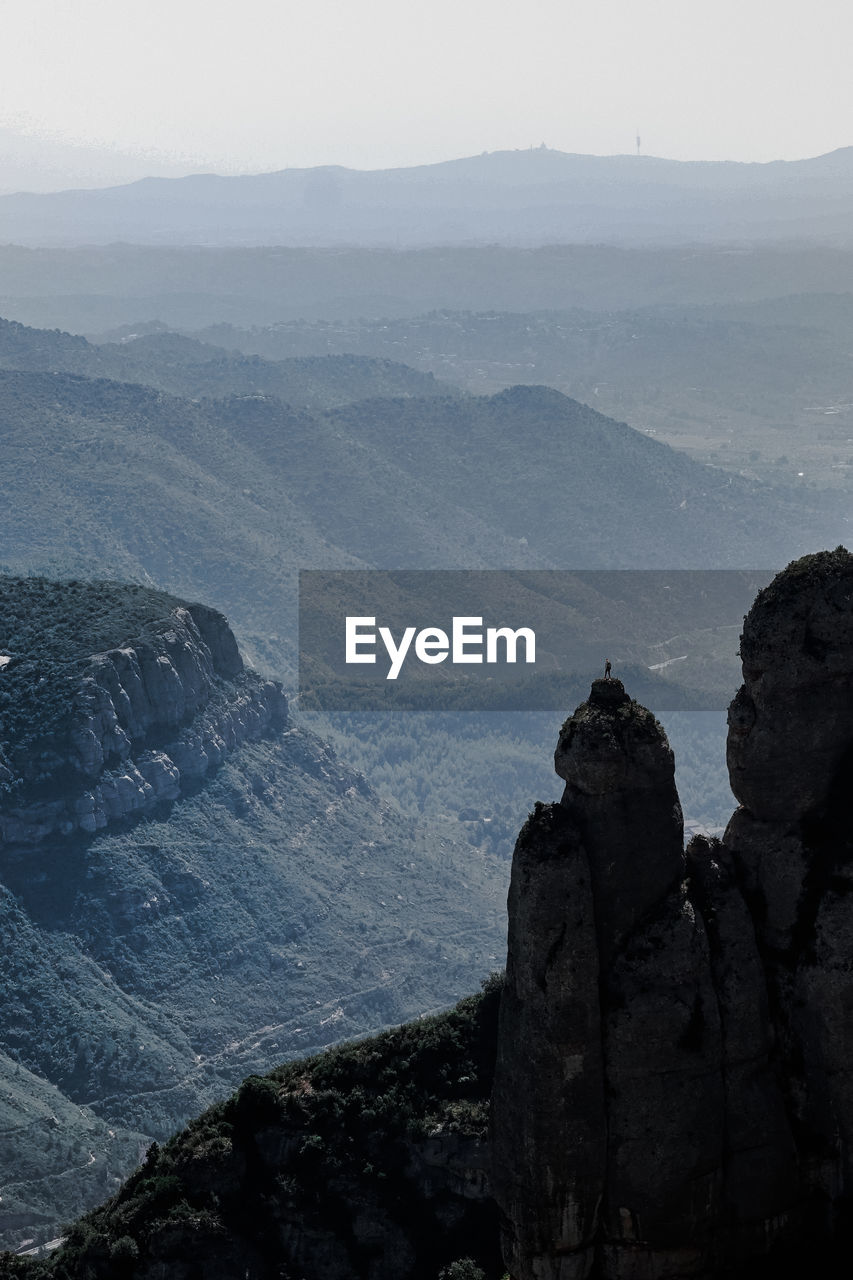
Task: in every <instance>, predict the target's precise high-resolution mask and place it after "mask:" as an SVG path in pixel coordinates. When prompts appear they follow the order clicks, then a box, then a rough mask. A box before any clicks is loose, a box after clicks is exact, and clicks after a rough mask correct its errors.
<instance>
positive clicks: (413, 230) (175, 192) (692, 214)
mask: <svg viewBox="0 0 853 1280" xmlns="http://www.w3.org/2000/svg"><path fill="white" fill-rule="evenodd" d="M851 210H853V148H850V147H846V148H841V149H840V150H837V151H833V152H830V153H829V154H827V155H823V156H817V157H814V158H810V159H806V160H795V161H775V162H771V163H767V164H744V163H734V162H712V161H677V160H665V159H660V158H656V157H653V156H626V155H622V156H589V155H573V154H569V153H564V152H560V151H551V150H548V149H547V148H545V147H541V148H537V149H535V150H534V149H531V150H529V151H497V152H492V153H483V154H482V155H480V156H472V157H466V158H463V159H459V160H449V161H445V162H443V163H440V164H433V165H419V166H415V167H412V168H404V169H388V170H354V169H345V168H341V167H338V166H325V167H321V168H315V169H284V170H280V171H279V172H275V173H265V174H257V175H247V176H238V177H220V176H218V175H216V174H196V175H192V176H189V177H183V178H145V179H142V180H140V181H138V182H133V183H130V184H128V185H126V186H116V187H109V188H105V189H102V190H98V191H85V190H78V191H65V192H56V193H49V194H32V195H29V194H25V193H18V194H13V195H6V196H2V197H0V239H2V240H5V241H11V242H14V243H18V244H26V245H39V244H40V245H50V244H53V245H74V244H77V245H86V244H112V243H115V242H118V241H124V242H129V243H135V244H169V245H179V244H194V245H208V246H212V245H220V246H221V245H239V246H248V245H260V244H263V245H314V246H319V245H359V244H361V245H371V246H381V245H385V246H388V245H392V246H397V247H403V246H406V247H411V246H416V245H435V244H456V245H459V244H465V243H470V244H496V243H501V244H515V245H542V244H567V243H573V244H584V243H586V244H590V243H593V244H600V243H610V244H686V243H708V242H717V243H719V242H721V241H724V242H739V241H762V242H765V243H773V242H777V243H778V242H784V241H790V240H794V239H806V240H812V241H816V242H817V241H819V242H823V243H834V244H843V245H846V246H848V247H849V246H850V243H851V240H850V231H849V227H850V216H851Z"/></svg>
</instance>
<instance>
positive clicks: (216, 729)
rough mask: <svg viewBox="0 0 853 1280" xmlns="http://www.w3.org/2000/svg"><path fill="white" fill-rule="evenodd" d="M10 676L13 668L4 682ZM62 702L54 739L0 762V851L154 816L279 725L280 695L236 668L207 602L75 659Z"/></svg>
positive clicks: (219, 620) (225, 632)
mask: <svg viewBox="0 0 853 1280" xmlns="http://www.w3.org/2000/svg"><path fill="white" fill-rule="evenodd" d="M14 675H15V668H14V667H12V666H11V665H10V667H9V674H8V675H4V676H3V679H4V680H8V679H9V678H13V677H14ZM33 679H39V677H37V676H35V677H33ZM40 679H41V681H42V682H43V681H44V677H40ZM58 696H60V697H61V698H62V699H63V700H64V702H65V704H66V705H65V707H64V708H63V715H62V717H61V720H60V722H59V725H60V727H59V729H58V730H57V731H55V732H54V733H53V735H52V736H51V738H50V740H49V741H48V742H47V743H40V744H39V746H40V748H41V749H40V750H35V749H34V750H33V751H32V752H31V753H30V754H29V755H26V756H24V757H23V758H18V759H17V760H16V761H15V762H14V763H13V761H12V760H11V759H10V756H9V754H8V753H7V754H6V755H5V756H3V757H0V784H5V785H4V788H3V794H0V847H2V846H6V847H9V846H25V847H26V846H33V845H37V844H39V843H40V842H41V841H43V840H45V839H46V838H48V837H55V836H57V835H60V836H62V835H70V834H72V833H73V832H75V831H80V832H84V833H93V832H95V831H98V830H101V829H102V828H104V827H106V826H107V825H108V824H109V823H110V822H112V821H115V820H117V819H121V818H128V817H139V816H141V815H144V814H146V813H151V812H153V811H154V810H155V809H156V808H157V806H158V805H160V804H161V803H162V802H164V801H171V800H176V799H177V798H178V797H179V796H180V795H181V794H182V792H183V791H185V790H186V789H187V787H188V786H189V785H191V784H192V783H194V782H197V781H198V780H199V779H201V778H203V777H204V776H205V775H206V774H207V773H208V771H209V770H211V769H213V768H215V767H216V766H217V765H218V764H220V763H221V762H222V761H223V760H224V759H225V758H226V757H227V756H228V755H229V754H230V753H231V752H232V751H233V750H234V748H235V747H236V746H237V745H238V744H239V743H241V742H243V741H245V740H247V739H252V738H257V737H259V736H261V735H262V734H263V733H265V732H267V731H269V730H271V729H273V728H281V727H282V726H283V725H284V724H285V722H286V719H287V703H286V699H285V697H284V694H283V693H282V691H281V689H280V687H279V686H278V685H277V684H275V683H274V682H272V681H267V680H262V679H261V678H260V677H259V676H258V675H257V674H256V673H254V672H247V671H244V669H243V662H242V659H241V658H240V654H239V652H238V649H237V644H236V641H235V639H234V636H233V634H232V632H231V630H230V628H229V626H228V624H227V622H226V621H225V619H224V618H223V617H222V615H221V614H219V613H217V612H216V611H215V610H213V609H209V608H207V607H206V606H204V605H187V606H183V605H180V604H176V606H175V607H174V608H173V609H172V611H171V612H168V613H167V614H166V616H164V617H163V618H162V619H161V620H160V621H159V622H158V623H156V624H154V625H151V624H148V625H146V626H145V628H144V632H143V634H142V636H141V637H140V638H139V639H138V640H133V641H131V642H129V643H127V644H124V645H123V646H122V647H121V648H115V649H110V650H108V651H106V652H103V653H94V654H91V655H90V656H89V657H88V658H86V659H84V660H82V661H80V660H78V661H75V662H74V663H73V664H72V670H71V672H70V674H69V673H63V676H62V681H61V690H60V692H59V694H58ZM45 793H46V794H45ZM42 794H45V798H42Z"/></svg>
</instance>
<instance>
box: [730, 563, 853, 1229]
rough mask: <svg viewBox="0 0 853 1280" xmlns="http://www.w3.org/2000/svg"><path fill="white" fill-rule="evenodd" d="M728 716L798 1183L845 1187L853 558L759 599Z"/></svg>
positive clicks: (849, 1151)
mask: <svg viewBox="0 0 853 1280" xmlns="http://www.w3.org/2000/svg"><path fill="white" fill-rule="evenodd" d="M741 655H742V658H743V676H744V683H743V686H742V688H741V689H740V691H739V693H738V695H737V697H736V698H735V700H734V702H733V703H732V706H731V709H730V712H729V737H728V762H729V773H730V777H731V785H732V790H733V791H734V793H735V796H736V798H737V799H738V800H739V801H740V808H739V809H738V810H737V812H736V813H735V814H734V816H733V818H732V820H731V822H730V823H729V826H728V828H727V830H726V834H725V845H726V848H727V850H729V851H730V855H731V858H732V860H733V863H734V865H735V867H736V868H737V872H738V875H739V878H740V880H741V883H742V885H743V890H744V894H745V897H746V900H747V901H748V902H749V904H750V907H751V913H752V918H753V920H754V922H755V929H756V934H757V937H758V941H759V945H760V947H761V951H762V956H763V959H764V969H765V972H766V975H767V980H768V987H769V993H770V998H771V1001H772V1007H773V1012H774V1020H775V1026H776V1030H777V1034H778V1037H779V1057H780V1061H781V1063H782V1064H783V1069H784V1078H785V1085H786V1095H787V1100H788V1107H789V1111H790V1114H791V1117H792V1123H793V1126H794V1132H795V1136H796V1139H797V1145H798V1149H799V1151H800V1153H801V1157H802V1170H803V1177H804V1181H805V1185H806V1189H807V1191H808V1192H809V1193H810V1194H811V1196H812V1198H813V1199H814V1201H815V1203H818V1202H823V1203H824V1204H826V1205H829V1204H831V1203H832V1202H834V1201H837V1200H838V1199H839V1197H849V1196H851V1194H853V1062H851V1057H850V1045H851V1042H853V972H852V971H851V955H853V819H851V809H850V803H851V795H853V556H851V555H850V554H849V553H848V552H847V551H845V550H844V549H843V548H839V549H838V550H836V551H833V552H825V553H823V554H821V555H817V556H807V557H805V558H804V559H803V560H800V561H797V562H795V563H794V564H793V565H791V566H790V567H789V568H788V570H786V572H785V573H783V574H781V575H780V576H779V577H778V578H776V580H775V581H774V582H773V583H771V585H770V586H769V587H767V588H766V589H765V590H764V591H762V592H761V593H760V595H759V596H758V598H757V600H756V602H755V604H754V606H753V608H752V610H751V611H750V613H749V615H748V617H747V618H746V619H745V622H744V629H743V637H742V640H741Z"/></svg>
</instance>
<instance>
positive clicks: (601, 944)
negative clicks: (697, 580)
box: [492, 548, 853, 1280]
mask: <svg viewBox="0 0 853 1280" xmlns="http://www.w3.org/2000/svg"><path fill="white" fill-rule="evenodd" d="M741 655H742V659H743V672H744V684H743V687H742V688H741V690H740V691H739V693H738V695H737V697H736V698H735V700H734V701H733V703H732V707H731V710H730V716H729V724H730V729H729V742H728V762H729V768H730V772H731V778H732V788H733V790H734V792H735V794H736V796H737V798H738V799H739V800H740V801H741V802H742V804H741V807H740V808H739V809H738V811H737V812H736V813H735V815H734V817H733V818H732V820H731V822H730V824H729V827H728V830H727V832H726V836H725V840H724V841H723V843H722V844H720V842H717V841H710V840H707V839H704V838H698V837H697V838H695V839H694V840H693V841H692V842H691V844H690V846H689V848H688V851H687V860H686V863H685V859H684V855H683V853H682V824H681V811H680V807H679V804H678V798H677V795H676V793H675V787H674V784H673V761H672V753H671V751H670V749H669V746H668V743H667V741H666V738H665V735H664V733H663V730H662V729H661V727H660V725H658V724H657V722H656V721H655V720H654V718H653V716H652V715H651V714H650V713H649V712H648V711H646V710H645V709H644V708H642V707H640V706H638V704H637V703H635V702H632V701H631V700H630V698H629V697H628V696H627V694H626V693H625V691H624V689H623V687H622V685H621V683H620V682H619V681H618V680H610V681H605V680H598V681H595V682H594V684H593V686H592V690H591V693H590V697H589V700H588V702H586V703H584V704H583V705H582V706H580V707H579V708H578V709H577V711H576V712H575V713H574V715H573V716H572V717H571V718H570V719H569V720H567V721H566V723H565V725H564V726H563V729H562V731H561V734H560V740H559V743H558V746H557V751H556V756H555V762H556V767H557V772H558V774H559V775H560V776H561V777H562V778H564V779H565V782H566V789H565V792H564V795H563V798H562V800H561V802H560V804H559V805H551V806H547V807H540V808H539V809H537V811H536V813H535V814H534V815H533V816H532V818H531V819H530V820H529V822H528V823H527V825H526V826H525V828H524V829H523V831H522V832H521V835H520V836H519V840H518V844H517V846H516V851H515V855H514V859H513V873H512V887H511V889H510V896H509V938H508V959H507V982H506V991H505V995H504V998H503V1001H502V1005H501V1015H500V1017H501V1020H500V1032H499V1038H498V1057H497V1068H496V1077H495V1089H494V1094H493V1115H492V1132H493V1144H494V1146H493V1159H494V1167H493V1184H494V1193H495V1196H496V1199H497V1201H498V1203H499V1205H500V1207H501V1210H502V1213H503V1248H504V1256H505V1259H506V1262H507V1266H508V1268H509V1271H510V1274H511V1275H512V1276H513V1277H514V1278H515V1280H576V1278H577V1280H582V1278H583V1277H586V1276H588V1275H596V1276H600V1277H606V1278H608V1280H609V1278H610V1277H612V1278H613V1280H617V1278H618V1280H640V1278H641V1277H642V1278H643V1280H647V1278H648V1280H650V1278H652V1277H655V1278H657V1277H660V1278H663V1277H682V1276H683V1277H687V1276H710V1275H716V1274H720V1273H722V1272H723V1271H726V1270H728V1269H731V1268H734V1267H738V1266H740V1265H743V1264H744V1262H745V1260H746V1259H748V1258H750V1257H755V1256H756V1255H760V1254H766V1253H767V1252H768V1251H769V1250H772V1249H773V1247H774V1245H775V1248H776V1249H777V1250H778V1249H783V1248H788V1247H790V1246H797V1245H800V1244H802V1243H803V1242H811V1243H813V1244H814V1245H815V1246H816V1247H819V1246H823V1245H825V1244H826V1243H827V1242H829V1241H831V1240H832V1238H833V1234H834V1233H837V1218H838V1215H839V1213H841V1212H843V1210H844V1205H845V1203H846V1201H847V1200H848V1198H849V1196H850V1194H851V1185H850V1177H851V1167H850V1165H851V1156H850V1148H851V1141H852V1140H853V1068H851V1067H850V1065H849V1045H850V1043H851V1038H853V976H851V972H850V969H851V963H850V956H851V951H853V898H851V896H850V893H851V889H853V875H852V874H851V869H850V868H851V860H852V859H851V855H853V840H851V832H853V828H851V822H850V817H849V809H848V807H847V805H848V802H849V795H850V784H851V782H853V556H851V555H850V554H849V553H848V552H846V551H845V550H844V549H843V548H839V549H838V550H837V551H834V552H825V553H820V554H819V555H815V556H808V557H805V558H804V559H803V560H801V561H797V562H795V563H794V564H792V565H790V566H789V567H788V569H787V570H785V572H784V573H782V574H780V575H779V576H778V577H777V578H776V579H775V580H774V582H773V583H772V584H771V586H770V587H768V588H767V589H766V590H764V591H762V592H761V593H760V594H759V596H758V598H757V600H756V602H755V604H754V606H753V608H752V610H751V611H750V613H749V615H748V617H747V618H746V619H745V622H744V632H743V637H742V646H741Z"/></svg>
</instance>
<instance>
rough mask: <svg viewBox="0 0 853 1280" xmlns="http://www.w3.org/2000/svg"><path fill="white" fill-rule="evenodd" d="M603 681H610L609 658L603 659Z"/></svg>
mask: <svg viewBox="0 0 853 1280" xmlns="http://www.w3.org/2000/svg"><path fill="white" fill-rule="evenodd" d="M604 679H605V680H609V679H610V659H609V658H605V659H604Z"/></svg>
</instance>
